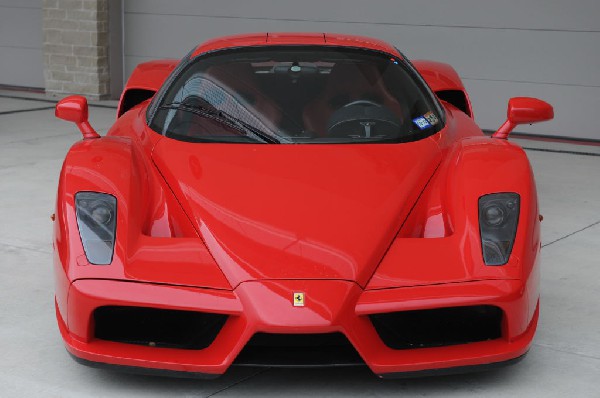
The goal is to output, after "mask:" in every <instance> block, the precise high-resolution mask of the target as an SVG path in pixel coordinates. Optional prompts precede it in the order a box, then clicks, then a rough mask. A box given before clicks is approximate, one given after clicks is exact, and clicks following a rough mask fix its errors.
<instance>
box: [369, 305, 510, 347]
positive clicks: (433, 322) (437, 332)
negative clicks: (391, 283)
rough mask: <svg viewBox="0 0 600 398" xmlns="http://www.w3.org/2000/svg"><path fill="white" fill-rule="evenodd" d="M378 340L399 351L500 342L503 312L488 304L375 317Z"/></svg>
mask: <svg viewBox="0 0 600 398" xmlns="http://www.w3.org/2000/svg"><path fill="white" fill-rule="evenodd" d="M369 318H370V319H371V322H372V323H373V326H374V327H375V329H376V330H377V333H378V334H379V337H380V338H381V340H382V341H383V342H384V344H385V345H387V346H388V347H390V348H393V349H396V350H403V349H411V348H425V347H441V346H449V345H455V344H466V343H473V342H476V341H485V340H493V339H498V338H500V337H501V336H502V310H501V309H500V308H498V307H493V306H489V305H480V306H471V307H451V308H439V309H432V310H418V311H403V312H392V313H387V314H374V315H370V316H369Z"/></svg>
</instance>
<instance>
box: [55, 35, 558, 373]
mask: <svg viewBox="0 0 600 398" xmlns="http://www.w3.org/2000/svg"><path fill="white" fill-rule="evenodd" d="M56 116H57V117H59V118H62V119H65V120H67V121H71V122H74V123H75V124H76V125H77V126H78V127H79V130H80V131H81V133H82V135H83V139H82V140H81V141H79V142H77V143H75V144H74V145H73V146H72V148H71V149H70V150H69V152H68V154H67V155H66V159H65V161H64V165H63V168H62V171H61V174H60V178H59V184H58V194H57V204H56V211H55V217H53V219H54V220H55V222H54V238H53V244H54V273H55V280H56V293H55V305H56V315H57V320H58V327H59V329H60V332H61V335H62V338H63V339H64V342H65V345H66V348H67V350H68V352H69V353H70V354H71V355H72V356H73V357H74V358H75V359H76V360H77V361H79V362H82V363H85V364H88V365H93V366H111V367H117V368H120V369H122V370H125V371H138V372H146V373H158V374H172V375H184V376H195V377H214V376H218V375H220V374H223V373H224V372H226V371H227V369H228V368H229V367H230V366H232V365H253V366H340V365H356V364H363V365H367V366H368V367H369V368H370V369H371V370H372V371H373V372H374V373H375V374H376V375H378V376H380V377H398V376H406V375H409V376H412V375H420V374H426V373H429V372H441V373H447V372H462V371H466V370H471V369H476V368H477V369H481V368H488V367H491V366H496V365H500V364H509V363H514V362H516V361H518V360H519V359H520V358H522V357H523V356H524V355H525V354H526V353H527V351H528V349H529V347H530V345H531V341H532V339H533V336H534V333H535V330H536V325H537V320H538V311H539V288H538V285H539V264H538V262H539V250H540V219H541V217H540V215H539V209H538V202H537V196H536V187H535V182H534V177H533V174H532V171H531V167H530V164H529V161H528V159H527V156H526V155H525V153H524V151H523V150H522V149H521V148H520V147H519V146H518V145H515V144H513V143H511V142H509V141H508V140H507V137H508V135H509V133H510V132H511V130H512V129H513V128H514V127H515V126H516V125H518V124H521V123H535V122H541V121H544V120H549V119H552V117H553V109H552V107H551V106H550V105H549V104H547V103H545V102H543V101H541V100H538V99H535V98H527V97H518V98H512V99H511V100H510V101H509V103H508V113H507V120H506V122H505V123H504V124H503V125H502V126H501V127H500V128H499V130H498V131H497V132H495V133H494V134H493V135H492V136H491V137H490V136H488V135H484V133H483V132H482V130H481V129H480V128H479V127H478V126H477V125H476V124H475V122H474V119H473V111H472V109H471V103H470V100H469V97H468V95H467V93H466V91H465V88H464V86H463V83H462V82H461V79H460V78H459V76H458V74H457V73H456V71H455V70H454V69H453V68H452V67H451V66H449V65H447V64H443V63H438V62H432V61H412V62H410V61H409V60H408V59H407V58H406V57H405V56H404V55H403V54H402V53H400V52H399V51H398V50H397V49H396V48H395V47H393V46H391V45H389V44H387V43H385V42H382V41H380V40H376V39H372V38H367V37H358V36H349V35H339V34H330V33H325V34H323V33H293V34H292V33H261V34H248V35H239V36H230V37H223V38H218V39H214V40H210V41H207V42H205V43H203V44H201V45H199V46H198V47H196V48H194V49H193V50H192V51H191V52H190V53H189V54H188V55H186V56H185V57H184V58H183V59H182V60H181V61H178V60H161V61H152V62H146V63H142V64H140V65H138V66H137V67H136V68H135V70H134V71H133V73H132V74H131V77H130V78H129V80H128V82H127V84H126V87H125V89H124V91H123V94H122V96H121V99H120V102H119V105H118V110H117V120H116V122H115V124H114V126H113V127H112V128H111V129H110V130H109V131H108V133H107V134H106V136H103V137H101V136H100V135H99V134H98V133H97V132H96V131H95V130H94V129H93V127H92V126H91V125H90V123H89V122H88V106H87V102H86V100H85V98H84V97H80V96H69V97H67V98H64V99H63V100H61V101H60V102H59V103H58V104H57V106H56Z"/></svg>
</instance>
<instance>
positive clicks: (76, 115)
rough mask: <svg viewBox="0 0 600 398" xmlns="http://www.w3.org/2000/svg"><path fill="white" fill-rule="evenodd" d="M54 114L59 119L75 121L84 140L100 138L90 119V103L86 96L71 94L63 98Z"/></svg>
mask: <svg viewBox="0 0 600 398" xmlns="http://www.w3.org/2000/svg"><path fill="white" fill-rule="evenodd" d="M54 115H55V116H56V117H57V118H59V119H63V120H66V121H67V122H73V123H75V124H76V125H77V127H78V128H79V131H81V134H82V135H83V139H84V140H85V139H90V138H100V135H99V134H98V133H97V132H96V131H95V130H94V129H93V128H92V126H91V125H90V122H89V121H88V104H87V100H86V99H85V97H82V96H80V95H70V96H68V97H65V98H63V99H62V100H60V101H58V104H56V109H55V111H54Z"/></svg>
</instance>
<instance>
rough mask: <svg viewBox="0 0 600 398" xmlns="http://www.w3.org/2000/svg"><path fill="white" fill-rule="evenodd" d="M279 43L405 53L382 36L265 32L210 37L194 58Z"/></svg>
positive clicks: (396, 53)
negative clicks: (225, 50)
mask: <svg viewBox="0 0 600 398" xmlns="http://www.w3.org/2000/svg"><path fill="white" fill-rule="evenodd" d="M275 45H316V46H318V45H321V46H342V47H358V48H366V49H370V50H376V51H383V52H386V53H388V54H391V55H394V56H396V57H401V54H400V53H399V52H398V50H397V49H396V48H394V46H392V45H390V44H388V43H386V42H384V41H382V40H379V39H374V38H371V37H366V36H355V35H346V34H339V33H317V32H264V33H247V34H241V35H233V36H222V37H217V38H215V39H211V40H208V41H206V42H204V43H202V44H200V45H199V46H198V47H196V49H195V50H194V51H193V52H192V54H191V58H193V57H196V56H198V55H200V54H204V53H207V52H212V51H217V50H222V49H226V48H234V47H252V46H275Z"/></svg>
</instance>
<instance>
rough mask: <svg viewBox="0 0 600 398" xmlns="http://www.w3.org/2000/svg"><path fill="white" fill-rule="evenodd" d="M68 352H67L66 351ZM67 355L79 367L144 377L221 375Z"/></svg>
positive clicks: (211, 377) (200, 377) (206, 376)
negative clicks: (89, 359)
mask: <svg viewBox="0 0 600 398" xmlns="http://www.w3.org/2000/svg"><path fill="white" fill-rule="evenodd" d="M67 352H69V351H67ZM69 355H70V356H71V358H73V360H74V361H75V362H77V363H79V364H81V365H85V366H89V367H91V368H96V369H103V370H110V371H117V372H122V373H128V374H136V375H144V376H160V377H175V378H179V379H202V380H210V379H216V378H217V377H219V376H221V374H215V373H200V372H185V371H181V370H169V369H155V368H143V367H140V366H128V365H115V364H111V363H104V362H95V361H88V360H87V359H83V358H80V357H78V356H76V355H73V354H72V353H70V352H69Z"/></svg>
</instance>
